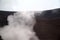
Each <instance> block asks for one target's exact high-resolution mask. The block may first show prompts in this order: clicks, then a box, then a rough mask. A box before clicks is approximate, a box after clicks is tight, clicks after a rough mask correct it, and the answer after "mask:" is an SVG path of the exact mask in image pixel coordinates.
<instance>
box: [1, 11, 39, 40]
mask: <svg viewBox="0 0 60 40" xmlns="http://www.w3.org/2000/svg"><path fill="white" fill-rule="evenodd" d="M7 20H8V25H7V26H5V27H4V28H2V29H1V31H0V35H1V36H2V38H3V40H39V39H38V37H37V36H36V35H35V32H34V31H33V26H34V24H35V22H36V21H35V19H34V12H17V13H15V14H14V15H10V16H8V19H7Z"/></svg>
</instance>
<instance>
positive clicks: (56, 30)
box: [34, 8, 60, 40]
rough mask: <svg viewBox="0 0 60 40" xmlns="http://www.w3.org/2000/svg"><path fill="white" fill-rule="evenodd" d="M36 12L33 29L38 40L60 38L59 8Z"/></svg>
mask: <svg viewBox="0 0 60 40" xmlns="http://www.w3.org/2000/svg"><path fill="white" fill-rule="evenodd" d="M38 14H39V15H35V17H36V24H35V26H34V30H35V32H36V34H37V35H38V37H39V38H40V40H60V8H59V9H53V10H46V11H42V12H41V13H38Z"/></svg>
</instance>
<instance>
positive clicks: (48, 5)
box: [0, 0, 60, 11]
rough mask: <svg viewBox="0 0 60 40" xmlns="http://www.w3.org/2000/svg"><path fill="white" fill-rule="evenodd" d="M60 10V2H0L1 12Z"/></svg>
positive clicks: (55, 0) (44, 0)
mask: <svg viewBox="0 0 60 40" xmlns="http://www.w3.org/2000/svg"><path fill="white" fill-rule="evenodd" d="M54 8H60V5H59V0H0V10H7V11H40V10H47V9H54Z"/></svg>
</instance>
